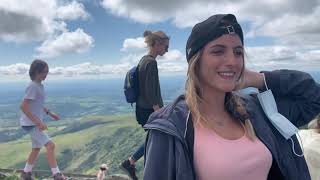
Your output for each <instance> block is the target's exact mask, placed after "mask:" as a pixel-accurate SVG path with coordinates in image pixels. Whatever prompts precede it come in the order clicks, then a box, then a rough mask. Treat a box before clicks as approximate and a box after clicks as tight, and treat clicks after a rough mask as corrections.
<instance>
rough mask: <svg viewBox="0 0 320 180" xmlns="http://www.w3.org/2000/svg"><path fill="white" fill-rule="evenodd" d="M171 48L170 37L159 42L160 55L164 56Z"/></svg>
mask: <svg viewBox="0 0 320 180" xmlns="http://www.w3.org/2000/svg"><path fill="white" fill-rule="evenodd" d="M168 49H169V39H165V40H162V41H159V42H157V50H158V54H159V55H160V56H163V55H164V54H165V53H166V52H168Z"/></svg>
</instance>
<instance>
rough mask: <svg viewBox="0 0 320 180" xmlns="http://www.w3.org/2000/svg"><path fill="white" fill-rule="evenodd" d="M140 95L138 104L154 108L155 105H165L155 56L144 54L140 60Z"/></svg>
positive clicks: (141, 106)
mask: <svg viewBox="0 0 320 180" xmlns="http://www.w3.org/2000/svg"><path fill="white" fill-rule="evenodd" d="M138 74H139V96H138V100H137V106H139V107H140V108H144V109H153V105H159V106H160V107H163V102H162V97H161V89H160V81H159V75H158V65H157V61H156V60H155V59H154V57H152V56H150V55H146V56H143V57H142V59H141V60H140V62H139V73H138Z"/></svg>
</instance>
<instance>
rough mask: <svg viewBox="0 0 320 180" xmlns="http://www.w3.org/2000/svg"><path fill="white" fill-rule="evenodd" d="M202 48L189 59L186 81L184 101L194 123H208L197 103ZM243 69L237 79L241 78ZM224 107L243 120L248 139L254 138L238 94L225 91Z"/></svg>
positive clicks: (200, 95) (199, 99) (199, 90)
mask: <svg viewBox="0 0 320 180" xmlns="http://www.w3.org/2000/svg"><path fill="white" fill-rule="evenodd" d="M202 52H203V49H201V50H199V51H198V52H197V53H196V54H195V55H194V56H193V57H192V58H191V59H190V61H189V68H188V78H187V81H186V103H187V105H188V107H189V109H190V111H191V113H192V117H193V118H192V120H193V123H194V124H195V125H197V124H201V125H208V120H207V119H206V118H205V117H204V115H203V113H202V112H201V111H200V109H199V105H200V103H201V102H203V98H202V94H201V92H202V90H201V85H200V79H199V74H198V73H199V69H200V63H199V62H200V59H201V55H202ZM243 71H244V67H243V69H242V73H241V76H240V79H239V81H242V80H243ZM224 106H225V109H226V111H227V112H228V113H229V114H230V115H231V116H232V117H233V118H234V119H238V120H240V121H242V122H244V126H245V129H246V132H247V133H246V134H247V136H248V137H249V138H250V139H252V140H253V139H255V138H256V135H255V132H254V129H253V126H252V124H251V122H250V119H249V114H248V113H247V110H246V109H245V106H244V105H243V102H242V100H241V98H240V97H239V96H237V95H236V94H234V93H232V92H228V93H226V97H225V104H224Z"/></svg>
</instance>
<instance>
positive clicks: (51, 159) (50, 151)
mask: <svg viewBox="0 0 320 180" xmlns="http://www.w3.org/2000/svg"><path fill="white" fill-rule="evenodd" d="M45 146H46V148H47V159H48V163H49V166H50V167H51V168H55V167H57V161H56V157H55V153H54V149H55V144H54V143H53V142H52V141H49V142H48V143H47V144H46V145H45Z"/></svg>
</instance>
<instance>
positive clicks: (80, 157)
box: [0, 115, 145, 176]
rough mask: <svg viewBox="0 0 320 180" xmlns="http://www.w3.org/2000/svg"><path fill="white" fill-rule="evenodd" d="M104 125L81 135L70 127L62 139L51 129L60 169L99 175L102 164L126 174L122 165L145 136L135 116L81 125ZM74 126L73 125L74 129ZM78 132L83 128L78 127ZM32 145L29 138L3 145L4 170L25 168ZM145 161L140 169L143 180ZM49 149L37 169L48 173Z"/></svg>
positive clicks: (0, 159)
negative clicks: (47, 156)
mask: <svg viewBox="0 0 320 180" xmlns="http://www.w3.org/2000/svg"><path fill="white" fill-rule="evenodd" d="M88 121H100V122H102V123H104V124H97V125H94V126H91V127H89V128H86V129H83V127H82V128H80V131H76V129H72V128H70V127H69V129H70V132H71V133H68V132H65V131H63V133H62V134H61V135H59V132H54V131H56V130H57V128H51V129H50V131H53V132H50V133H54V134H56V136H54V137H53V138H52V139H53V141H54V142H55V143H56V146H57V148H56V152H57V153H56V156H57V159H58V163H59V166H60V169H63V170H65V171H68V172H74V173H80V172H81V173H87V174H95V173H96V170H97V169H98V167H99V165H100V164H101V163H107V164H108V165H109V172H110V174H114V173H122V172H121V171H120V170H119V168H118V165H119V163H120V162H121V161H122V160H124V159H126V158H127V157H129V156H130V155H131V154H132V153H133V151H134V150H135V149H136V148H138V147H139V145H140V144H141V143H143V141H144V138H145V133H144V131H143V130H142V129H141V127H139V126H138V125H137V123H136V122H135V119H134V118H133V116H130V115H115V116H89V117H86V118H83V120H81V121H80V122H79V123H88ZM71 126H72V125H71ZM74 127H75V128H79V126H78V125H77V126H76V125H74ZM30 147H31V143H30V140H29V138H28V137H25V138H23V139H20V140H17V141H11V142H8V143H2V144H0V168H23V166H24V164H25V160H26V158H27V156H28V153H29V152H30ZM142 164H143V160H140V161H139V163H138V165H137V168H138V170H139V174H140V176H141V170H142ZM48 168H49V167H48V165H47V162H46V156H45V149H42V151H41V154H40V156H39V159H38V161H37V165H36V167H35V169H41V170H45V169H48Z"/></svg>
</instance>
